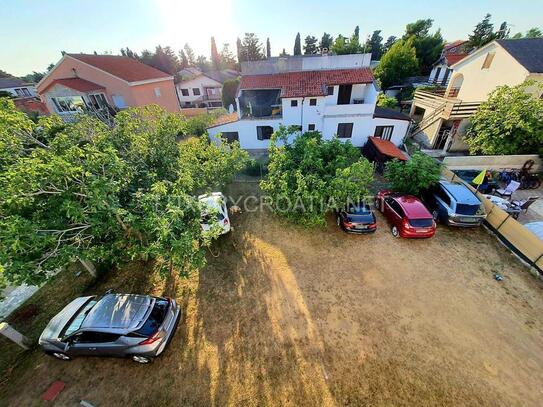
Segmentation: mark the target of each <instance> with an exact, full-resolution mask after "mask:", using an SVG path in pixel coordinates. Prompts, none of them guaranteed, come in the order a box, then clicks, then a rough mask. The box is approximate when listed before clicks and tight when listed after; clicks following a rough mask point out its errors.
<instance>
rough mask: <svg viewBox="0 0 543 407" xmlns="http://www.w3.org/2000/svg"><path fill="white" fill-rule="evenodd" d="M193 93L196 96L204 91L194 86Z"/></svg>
mask: <svg viewBox="0 0 543 407" xmlns="http://www.w3.org/2000/svg"><path fill="white" fill-rule="evenodd" d="M192 94H193V95H194V96H200V95H201V94H202V93H201V92H200V88H192Z"/></svg>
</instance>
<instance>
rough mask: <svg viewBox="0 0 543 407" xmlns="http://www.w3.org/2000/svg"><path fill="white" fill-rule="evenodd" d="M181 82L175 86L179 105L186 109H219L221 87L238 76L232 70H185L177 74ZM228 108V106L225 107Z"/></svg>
mask: <svg viewBox="0 0 543 407" xmlns="http://www.w3.org/2000/svg"><path fill="white" fill-rule="evenodd" d="M179 76H181V81H180V82H178V83H177V84H176V87H177V96H178V98H179V105H180V106H181V108H182V109H187V108H220V107H223V105H222V85H223V83H224V81H226V80H228V79H234V78H237V77H238V76H239V72H238V71H235V70H233V69H224V70H221V71H210V72H201V71H200V70H198V69H196V68H186V69H183V70H182V71H180V72H179ZM225 107H226V108H228V106H225Z"/></svg>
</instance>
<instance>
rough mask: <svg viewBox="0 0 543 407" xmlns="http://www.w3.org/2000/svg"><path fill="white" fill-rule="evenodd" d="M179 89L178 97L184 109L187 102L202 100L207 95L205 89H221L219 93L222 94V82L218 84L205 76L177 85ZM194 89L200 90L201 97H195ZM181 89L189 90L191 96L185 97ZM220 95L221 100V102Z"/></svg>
mask: <svg viewBox="0 0 543 407" xmlns="http://www.w3.org/2000/svg"><path fill="white" fill-rule="evenodd" d="M176 87H177V95H178V97H179V103H180V105H181V107H184V105H185V102H191V103H192V102H194V101H195V100H200V101H201V100H202V98H203V96H204V95H205V94H206V93H205V91H204V87H206V88H213V87H218V88H220V91H219V92H222V84H221V83H220V82H217V81H216V80H213V79H211V78H208V77H207V76H205V75H200V76H197V77H196V78H192V79H189V80H188V81H183V82H180V83H178V84H177V85H176ZM193 88H198V89H200V94H199V95H196V96H195V95H194V91H193ZM181 89H188V90H189V96H183V94H182V93H181ZM220 99H221V98H220V93H219V98H218V100H220Z"/></svg>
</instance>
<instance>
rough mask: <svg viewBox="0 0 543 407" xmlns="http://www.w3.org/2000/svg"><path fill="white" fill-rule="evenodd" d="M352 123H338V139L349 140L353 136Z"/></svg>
mask: <svg viewBox="0 0 543 407" xmlns="http://www.w3.org/2000/svg"><path fill="white" fill-rule="evenodd" d="M353 125H354V124H353V123H338V124H337V136H338V138H351V137H352V136H353Z"/></svg>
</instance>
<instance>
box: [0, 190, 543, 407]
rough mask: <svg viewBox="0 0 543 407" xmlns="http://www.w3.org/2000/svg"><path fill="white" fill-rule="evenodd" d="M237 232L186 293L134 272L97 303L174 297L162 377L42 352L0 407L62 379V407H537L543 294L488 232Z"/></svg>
mask: <svg viewBox="0 0 543 407" xmlns="http://www.w3.org/2000/svg"><path fill="white" fill-rule="evenodd" d="M244 187H246V188H250V186H249V185H248V184H243V185H241V186H240V185H238V186H237V187H236V188H237V189H238V192H239V190H240V188H241V189H243V188H244ZM242 192H243V191H242ZM232 221H233V225H234V228H235V229H234V231H233V232H232V233H231V234H230V235H229V236H225V237H224V238H222V239H220V241H219V242H218V243H217V245H215V246H214V248H213V254H210V255H209V256H208V266H207V267H206V268H205V269H203V270H201V272H199V273H196V274H194V275H193V276H192V277H191V278H190V279H188V280H181V279H178V280H177V281H166V282H164V281H162V280H161V279H160V278H159V277H158V276H157V275H156V274H153V273H152V270H151V267H150V265H147V264H133V265H131V266H130V267H127V268H125V269H123V270H121V271H116V272H111V273H110V274H108V275H107V276H106V278H105V280H104V281H102V282H101V283H100V284H99V285H98V286H96V287H90V288H89V289H88V290H87V292H101V291H103V290H104V289H107V288H111V287H112V288H115V289H116V290H119V291H140V292H141V291H145V292H149V293H155V294H163V293H166V294H171V293H175V295H176V296H177V298H178V301H179V302H180V303H181V304H182V305H183V308H184V310H185V314H184V317H183V320H182V322H181V323H180V325H179V328H178V331H177V333H176V335H175V338H174V340H173V341H172V343H171V344H170V346H169V348H168V349H167V351H166V352H165V354H164V355H163V356H161V357H160V358H158V359H157V360H156V361H155V362H154V363H153V364H152V365H148V366H147V365H143V366H142V365H137V364H135V363H133V362H131V361H129V360H120V359H99V358H80V359H76V360H74V361H72V362H61V361H57V360H54V359H51V358H49V357H46V356H44V355H41V354H40V353H38V352H34V353H31V354H30V356H28V357H27V360H26V361H25V362H24V363H22V364H21V365H20V366H19V367H18V368H16V369H14V371H13V372H12V373H11V375H10V376H8V378H7V380H6V381H5V382H4V384H3V386H2V388H1V393H0V396H1V400H2V404H4V405H13V406H28V405H40V395H41V394H42V393H43V392H44V391H45V389H46V388H47V387H48V386H49V384H50V383H51V382H52V381H54V380H63V381H65V382H66V388H65V389H64V391H63V392H62V393H61V394H60V396H59V399H58V400H57V401H56V403H55V405H66V406H73V405H76V404H77V403H78V402H79V400H81V399H84V400H87V401H89V402H91V403H92V404H94V405H97V406H117V405H142V406H147V405H154V406H158V405H160V406H166V405H168V406H169V405H172V406H181V405H183V406H224V405H231V406H261V405H274V406H279V405H292V406H321V405H323V406H333V405H353V406H366V405H367V406H385V405H386V406H392V405H394V406H403V405H409V406H438V405H439V406H446V405H449V406H474V405H482V406H539V405H541V397H542V396H543V394H542V392H543V384H542V383H543V352H542V351H541V350H542V349H543V335H542V334H543V324H542V322H543V321H542V317H541V316H542V315H543V291H542V288H543V285H542V284H541V283H540V282H539V281H537V280H536V279H535V278H534V277H532V276H531V275H530V274H529V273H527V271H526V268H525V267H524V266H523V265H521V264H520V262H519V261H518V260H516V258H514V257H513V256H512V255H511V254H510V253H509V252H508V251H507V250H506V249H505V248H503V247H502V246H501V245H500V244H499V243H497V241H496V240H495V239H494V238H493V237H492V236H490V235H489V234H488V233H487V232H486V231H485V230H484V229H476V230H458V229H452V228H446V227H440V228H439V230H438V234H437V235H436V237H435V238H433V239H430V240H422V241H412V240H402V239H394V238H393V237H392V235H391V234H390V232H389V228H388V226H387V225H386V222H385V221H384V219H383V218H381V217H380V218H379V219H378V222H379V227H380V228H379V230H378V231H377V233H376V234H375V235H373V236H352V235H346V234H344V233H343V232H341V231H339V230H338V229H337V228H336V227H335V225H334V224H333V220H332V219H330V222H329V226H328V228H327V229H326V230H310V231H308V230H304V229H302V228H298V227H294V226H290V225H287V224H285V223H283V222H282V221H280V220H278V219H276V218H275V217H273V216H272V215H270V214H262V213H243V214H240V215H235V216H234V217H233V219H232ZM214 255H217V257H214ZM493 272H499V273H501V274H502V275H504V277H505V278H504V281H502V282H497V281H495V280H494V279H493ZM93 290H94V291H93ZM21 329H22V328H21Z"/></svg>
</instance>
